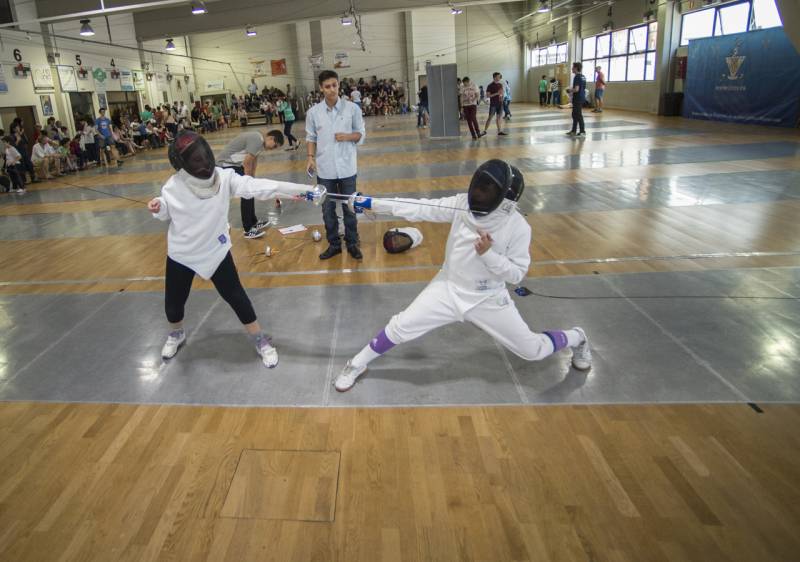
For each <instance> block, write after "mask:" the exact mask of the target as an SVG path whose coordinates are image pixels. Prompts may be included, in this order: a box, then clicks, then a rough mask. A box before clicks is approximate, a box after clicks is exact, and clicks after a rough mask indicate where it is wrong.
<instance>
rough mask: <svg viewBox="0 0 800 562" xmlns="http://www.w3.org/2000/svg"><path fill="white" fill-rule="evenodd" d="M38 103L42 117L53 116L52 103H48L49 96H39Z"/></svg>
mask: <svg viewBox="0 0 800 562" xmlns="http://www.w3.org/2000/svg"><path fill="white" fill-rule="evenodd" d="M39 101H40V102H41V104H42V115H44V116H45V117H50V116H52V115H53V102H52V101H50V96H39Z"/></svg>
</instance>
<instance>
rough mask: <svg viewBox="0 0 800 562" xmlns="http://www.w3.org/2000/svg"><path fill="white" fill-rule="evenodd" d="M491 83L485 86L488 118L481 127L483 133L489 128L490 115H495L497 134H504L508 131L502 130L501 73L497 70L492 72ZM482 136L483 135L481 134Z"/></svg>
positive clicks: (502, 93)
mask: <svg viewBox="0 0 800 562" xmlns="http://www.w3.org/2000/svg"><path fill="white" fill-rule="evenodd" d="M492 79H493V80H492V83H491V84H489V85H488V86H487V87H486V95H487V96H488V97H489V118H488V119H487V120H486V125H484V127H483V134H484V135H485V134H486V131H487V130H488V129H489V123H491V122H492V117H495V116H496V119H495V121H496V123H497V134H498V135H501V136H504V135H507V134H508V133H506V132H504V131H503V125H502V121H501V119H500V118H501V116H502V115H503V96H504V94H505V92H504V91H503V82H502V80H503V75H502V74H500V73H499V72H495V73H494V74H492ZM481 136H483V135H481Z"/></svg>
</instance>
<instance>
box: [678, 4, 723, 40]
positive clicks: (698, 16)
mask: <svg viewBox="0 0 800 562" xmlns="http://www.w3.org/2000/svg"><path fill="white" fill-rule="evenodd" d="M715 14H716V10H715V9H714V8H712V9H710V10H700V11H699V12H692V13H691V14H685V15H684V16H683V21H682V22H681V45H688V44H689V41H690V40H692V39H700V38H702V37H711V36H712V35H713V34H714V15H715Z"/></svg>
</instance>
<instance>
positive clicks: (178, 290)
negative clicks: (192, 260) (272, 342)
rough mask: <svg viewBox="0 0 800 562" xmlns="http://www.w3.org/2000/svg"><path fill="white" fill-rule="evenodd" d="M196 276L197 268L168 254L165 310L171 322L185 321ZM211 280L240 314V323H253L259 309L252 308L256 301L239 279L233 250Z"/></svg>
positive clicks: (238, 314) (221, 294) (226, 300)
mask: <svg viewBox="0 0 800 562" xmlns="http://www.w3.org/2000/svg"><path fill="white" fill-rule="evenodd" d="M193 279H194V271H192V270H191V269H189V268H188V267H186V266H185V265H183V264H180V263H178V262H176V261H174V260H172V259H171V258H170V257H169V256H167V279H166V287H165V289H164V311H165V312H166V313H167V320H168V321H169V322H171V323H172V324H176V323H178V322H180V321H181V320H183V314H184V307H185V306H186V300H187V299H188V298H189V292H190V291H191V290H192V280H193ZM211 282H212V283H214V287H215V288H216V289H217V292H218V293H219V294H220V296H221V297H222V298H223V299H225V302H227V303H228V304H229V305H230V306H231V308H232V309H233V311H234V312H235V313H236V316H238V317H239V322H241V323H242V324H251V323H253V322H255V321H256V311H255V310H253V304H252V303H251V302H250V298H249V297H248V296H247V293H245V292H244V287H242V282H241V281H239V274H238V273H237V271H236V265H235V264H234V263H233V257H232V256H231V253H230V252H228V253H227V255H226V256H225V259H224V260H222V263H220V264H219V267H217V270H216V271H215V272H214V275H212V276H211Z"/></svg>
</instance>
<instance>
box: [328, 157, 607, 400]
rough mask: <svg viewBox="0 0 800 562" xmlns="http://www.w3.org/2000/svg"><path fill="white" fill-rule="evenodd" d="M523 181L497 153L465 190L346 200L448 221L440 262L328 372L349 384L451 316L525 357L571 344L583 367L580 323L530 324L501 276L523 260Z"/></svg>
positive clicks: (517, 274)
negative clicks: (401, 306) (542, 328)
mask: <svg viewBox="0 0 800 562" xmlns="http://www.w3.org/2000/svg"><path fill="white" fill-rule="evenodd" d="M524 187H525V184H524V181H523V178H522V174H521V173H520V171H519V170H517V169H516V168H514V167H513V166H510V165H508V164H507V163H506V162H504V161H502V160H489V161H488V162H485V163H484V164H482V165H481V166H480V167H479V168H478V169H477V170H476V172H475V174H474V175H473V176H472V180H471V182H470V186H469V191H468V193H466V194H459V195H456V196H453V197H444V198H441V199H390V200H386V199H382V200H378V199H372V198H370V197H360V198H356V199H355V200H354V205H355V206H356V207H358V208H363V209H372V210H373V211H375V212H380V213H391V214H392V215H395V216H399V217H403V218H405V219H408V220H410V221H431V222H450V223H452V226H451V227H450V234H449V236H448V238H447V248H446V253H445V260H444V266H443V267H442V269H441V271H439V273H438V274H437V275H436V277H435V278H434V279H433V281H431V283H430V284H429V285H428V286H427V287H425V289H424V290H423V291H422V292H421V293H420V294H419V295H418V296H417V298H416V299H414V302H412V303H411V305H410V306H409V307H408V308H406V309H405V310H404V311H402V312H400V313H399V314H396V315H395V316H393V317H392V319H391V320H390V321H389V323H388V324H387V325H386V327H385V328H384V329H383V330H381V332H380V333H379V334H378V335H376V336H375V337H374V338H373V339H372V341H371V342H370V343H369V344H368V345H366V346H365V347H364V349H362V350H361V351H360V352H359V353H358V354H357V355H356V356H355V357H353V358H352V359H351V360H350V361H348V362H347V365H345V367H344V369H343V370H342V372H341V373H340V374H339V376H338V377H337V378H336V381H335V382H334V386H335V387H336V390H338V391H340V392H344V391H346V390H349V389H350V388H351V387H352V386H353V385H354V384H355V382H356V380H358V378H359V377H360V376H361V375H362V374H363V373H364V372H365V371H366V369H367V365H368V364H369V363H370V362H371V361H373V360H374V359H376V358H378V357H380V356H381V355H382V354H384V353H386V352H387V351H389V350H390V349H391V348H392V347H394V346H395V345H397V344H401V343H405V342H408V341H411V340H413V339H415V338H418V337H420V336H422V335H424V334H426V333H428V332H430V331H431V330H433V329H435V328H438V327H440V326H444V325H446V324H450V323H452V322H464V321H467V322H471V323H472V324H475V325H476V326H477V327H479V328H481V329H482V330H484V331H485V332H487V333H488V334H489V335H491V336H492V337H493V338H494V339H495V340H497V341H498V342H500V343H501V344H503V345H504V346H505V347H506V348H508V349H509V350H511V351H512V352H513V353H515V354H516V355H518V356H520V357H522V358H523V359H526V360H529V361H536V360H539V359H544V358H545V357H547V356H549V355H551V354H553V353H555V352H556V351H558V350H560V349H563V348H564V347H570V348H572V364H573V366H574V367H575V368H577V369H582V370H585V369H589V368H590V367H591V364H592V357H591V351H590V350H589V342H588V340H587V339H586V334H585V333H584V331H583V330H582V329H581V328H572V329H570V330H564V331H560V330H553V331H546V332H543V333H541V334H539V333H535V332H532V331H531V330H530V328H528V325H527V324H526V323H525V321H524V320H523V319H522V317H521V316H520V313H519V311H518V310H517V307H516V306H515V304H514V301H513V300H511V297H510V295H509V293H508V289H507V288H506V283H512V284H517V283H519V282H520V281H522V279H523V278H524V277H525V275H526V274H527V272H528V266H529V265H530V261H531V260H530V252H529V245H530V240H531V228H530V225H529V224H528V223H527V221H526V220H525V218H524V217H523V216H522V215H521V214H520V213H519V212H517V201H519V198H520V196H521V195H522V191H523V189H524Z"/></svg>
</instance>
